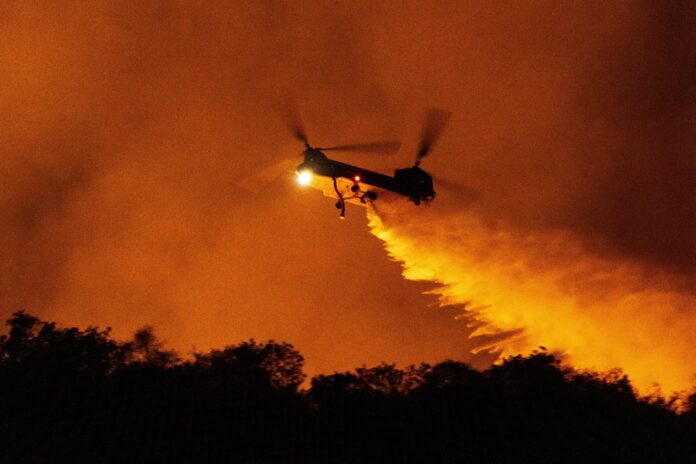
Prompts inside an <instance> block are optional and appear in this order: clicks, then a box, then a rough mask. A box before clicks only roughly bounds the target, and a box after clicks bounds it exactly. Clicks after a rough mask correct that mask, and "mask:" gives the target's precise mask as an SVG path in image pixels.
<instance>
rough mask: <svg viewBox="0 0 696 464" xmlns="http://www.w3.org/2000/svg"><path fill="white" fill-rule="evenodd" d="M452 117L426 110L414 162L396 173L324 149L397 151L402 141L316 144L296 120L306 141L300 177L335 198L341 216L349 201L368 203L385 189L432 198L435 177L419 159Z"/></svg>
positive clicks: (299, 134)
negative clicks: (330, 154)
mask: <svg viewBox="0 0 696 464" xmlns="http://www.w3.org/2000/svg"><path fill="white" fill-rule="evenodd" d="M449 117H450V113H449V112H448V111H444V110H439V109H429V110H427V112H426V117H425V125H424V129H423V133H422V136H421V141H420V147H419V149H418V152H417V154H416V161H415V163H414V165H413V166H411V167H406V168H401V169H396V170H395V171H394V175H393V176H389V175H386V174H382V173H379V172H375V171H371V170H368V169H365V168H361V167H358V166H353V165H350V164H346V163H342V162H340V161H336V160H333V159H331V158H329V157H328V156H326V154H325V153H324V152H325V151H354V152H364V153H394V152H396V151H398V149H399V147H400V143H399V142H377V143H367V144H356V145H342V146H336V147H327V148H317V147H313V146H311V145H310V143H309V140H308V138H307V135H306V132H305V131H304V129H303V128H302V126H301V125H300V124H298V123H295V124H294V125H292V127H291V128H292V132H293V135H294V136H295V138H296V139H298V140H299V141H301V142H303V143H304V145H305V151H304V152H303V155H304V161H303V162H302V163H301V164H300V165H298V166H297V168H296V169H295V172H296V175H297V180H298V182H299V183H300V184H301V185H307V186H311V187H314V188H317V189H319V190H322V191H323V192H324V194H325V195H326V196H329V197H334V198H336V200H337V201H336V208H337V209H339V210H340V217H341V218H342V219H343V218H345V213H346V203H347V202H350V203H355V204H362V205H366V203H367V202H368V201H375V200H377V199H378V198H379V197H380V195H381V194H382V192H383V191H390V192H394V193H397V194H399V195H402V196H405V197H407V198H408V199H409V200H410V201H412V202H413V203H414V204H415V205H420V204H421V203H422V202H429V201H431V200H433V199H434V198H435V190H434V188H433V178H432V177H431V176H430V174H428V173H427V172H425V171H424V170H423V169H422V168H421V167H420V163H421V160H422V159H423V158H425V157H426V156H427V155H428V154H429V153H430V151H431V149H432V146H433V145H434V143H435V141H436V140H437V138H438V137H439V136H440V134H441V133H442V130H443V129H444V127H445V125H446V124H447V121H448V120H449Z"/></svg>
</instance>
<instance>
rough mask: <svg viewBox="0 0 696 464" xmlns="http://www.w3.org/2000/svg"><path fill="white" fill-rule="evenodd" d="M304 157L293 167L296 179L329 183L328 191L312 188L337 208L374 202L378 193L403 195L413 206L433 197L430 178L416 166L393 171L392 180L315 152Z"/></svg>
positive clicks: (314, 150)
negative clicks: (317, 178) (334, 200)
mask: <svg viewBox="0 0 696 464" xmlns="http://www.w3.org/2000/svg"><path fill="white" fill-rule="evenodd" d="M304 156H305V159H304V162H303V163H301V164H300V165H299V166H298V167H297V173H298V175H300V176H302V175H303V173H304V175H305V176H307V177H308V178H309V176H321V177H324V178H328V179H331V181H332V188H331V189H329V188H327V184H326V183H324V184H322V183H319V184H314V183H312V185H313V186H316V187H317V188H319V189H321V190H323V191H324V193H325V194H327V195H330V196H334V197H336V198H337V199H338V200H339V203H337V207H341V208H343V207H344V205H343V202H344V201H349V200H358V201H359V202H360V203H363V204H364V203H365V201H366V200H375V199H376V198H377V194H378V190H379V189H382V190H388V191H391V192H394V193H397V194H400V195H404V196H406V197H408V198H409V199H410V200H411V201H413V202H414V203H415V204H416V205H418V204H420V203H421V201H424V200H432V199H433V198H434V197H435V191H434V190H433V180H432V177H431V176H430V175H429V174H428V173H426V172H425V171H424V170H422V169H421V168H419V167H418V166H413V167H410V168H403V169H397V170H396V171H395V172H394V176H388V175H386V174H382V173H379V172H375V171H370V170H368V169H364V168H360V167H358V166H353V165H350V164H346V163H341V162H340V161H335V160H332V159H330V158H328V157H327V156H326V155H325V154H324V153H323V152H322V151H321V150H319V149H315V148H308V149H307V150H306V151H305V152H304ZM300 180H301V178H300ZM308 182H309V179H308ZM331 190H333V192H331ZM331 193H333V195H331Z"/></svg>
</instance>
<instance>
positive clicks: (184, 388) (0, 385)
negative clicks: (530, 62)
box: [0, 312, 696, 463]
mask: <svg viewBox="0 0 696 464" xmlns="http://www.w3.org/2000/svg"><path fill="white" fill-rule="evenodd" d="M7 324H8V326H9V332H8V333H7V335H4V336H2V337H0V461H1V462H3V463H5V462H6V463H50V462H75V463H80V462H90V463H111V462H113V463H123V462H135V463H139V462H143V463H144V462H167V463H172V462H235V463H236V462H249V463H252V462H253V463H257V462H278V463H284V462H298V463H300V462H302V463H306V462H317V463H326V462H329V463H333V462H337V463H365V462H375V463H377V462H379V463H387V462H395V463H431V462H433V463H457V462H462V463H467V462H486V463H498V462H501V463H505V462H510V463H513V462H514V463H527V462H544V463H554V462H587V463H590V462H592V463H595V462H607V463H621V462H632V463H633V462H653V463H658V462H675V463H678V462H679V463H681V462H696V444H695V441H694V437H696V396H693V395H692V396H691V398H690V400H689V401H688V402H687V404H686V406H685V407H684V411H682V412H681V413H677V412H675V410H674V408H673V407H672V404H671V403H670V402H668V401H665V400H661V399H658V398H652V399H645V398H639V397H637V396H636V394H635V392H634V390H633V389H632V387H631V384H630V382H629V380H628V379H627V378H626V377H625V376H623V375H621V374H620V373H617V372H612V373H608V374H596V373H585V372H576V371H574V370H572V369H569V368H566V367H562V366H561V365H560V364H559V362H558V360H557V359H556V358H554V356H552V355H550V354H547V353H546V352H544V351H541V352H537V353H535V354H532V355H531V356H529V357H522V356H517V357H513V358H508V359H506V360H505V361H504V362H502V363H501V364H500V365H497V366H493V367H491V368H490V369H488V370H486V371H483V372H482V371H477V370H474V369H473V368H471V367H470V366H468V365H467V364H464V363H461V362H457V361H445V362H442V363H439V364H436V365H433V366H431V365H426V364H422V365H420V366H411V367H408V368H405V369H399V368H397V367H395V366H393V365H388V364H383V365H379V366H375V367H372V368H366V367H362V368H357V369H355V370H354V371H351V372H343V373H335V374H331V375H321V376H317V377H315V378H313V379H312V380H311V386H310V387H309V388H308V389H307V390H301V389H300V386H301V385H302V384H303V382H304V380H305V375H304V373H303V372H302V368H303V362H304V361H303V358H302V356H301V355H300V353H298V352H297V350H295V349H294V348H293V347H292V345H289V344H287V343H277V342H274V341H269V342H257V341H254V340H250V341H247V342H242V343H239V344H237V345H230V346H228V347H225V348H224V349H221V350H212V351H210V352H208V353H198V354H196V355H195V356H194V358H193V359H192V360H182V359H180V358H179V356H178V355H177V354H176V353H175V352H172V351H167V350H165V349H164V348H163V347H162V346H161V344H160V343H159V342H158V341H157V339H156V337H155V336H154V334H153V331H152V329H150V328H145V329H143V330H140V331H138V332H137V333H136V334H135V336H134V338H133V340H132V341H129V342H118V341H115V340H113V339H112V338H111V337H110V334H109V331H108V330H99V329H97V328H88V329H86V330H80V329H77V328H60V327H57V326H56V324H54V323H49V322H44V321H41V320H39V319H38V318H36V317H34V316H31V315H29V314H26V313H23V312H19V313H16V314H15V315H14V316H13V317H12V319H10V320H9V321H8V322H7Z"/></svg>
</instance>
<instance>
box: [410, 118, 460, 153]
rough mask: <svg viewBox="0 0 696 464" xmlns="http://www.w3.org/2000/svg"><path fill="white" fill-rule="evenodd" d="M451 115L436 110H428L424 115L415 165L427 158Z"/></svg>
mask: <svg viewBox="0 0 696 464" xmlns="http://www.w3.org/2000/svg"><path fill="white" fill-rule="evenodd" d="M450 116H452V113H450V112H449V111H445V110H439V109H436V108H429V109H428V110H427V112H426V113H425V124H424V125H423V133H422V135H421V143H420V148H419V149H418V154H417V155H416V163H417V162H419V161H420V160H421V159H423V158H425V157H426V156H428V153H430V150H431V149H432V148H433V145H434V144H435V142H436V141H437V139H438V138H439V137H440V134H442V130H443V129H444V128H445V126H446V125H447V121H449V118H450Z"/></svg>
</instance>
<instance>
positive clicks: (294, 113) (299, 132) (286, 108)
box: [278, 98, 309, 146]
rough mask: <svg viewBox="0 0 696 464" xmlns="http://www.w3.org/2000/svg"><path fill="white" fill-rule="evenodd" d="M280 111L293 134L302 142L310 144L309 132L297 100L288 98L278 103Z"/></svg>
mask: <svg viewBox="0 0 696 464" xmlns="http://www.w3.org/2000/svg"><path fill="white" fill-rule="evenodd" d="M278 112H279V113H280V116H281V117H282V118H283V120H284V121H285V124H286V125H287V126H288V128H289V129H290V132H292V135H293V136H294V137H295V138H296V139H297V140H299V141H300V142H303V143H304V144H305V145H307V146H309V141H308V139H307V132H306V131H305V129H304V125H303V124H302V117H301V116H300V110H299V109H298V107H297V102H296V101H295V100H294V99H290V98H288V99H287V100H285V101H284V102H282V103H281V104H279V105H278Z"/></svg>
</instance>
